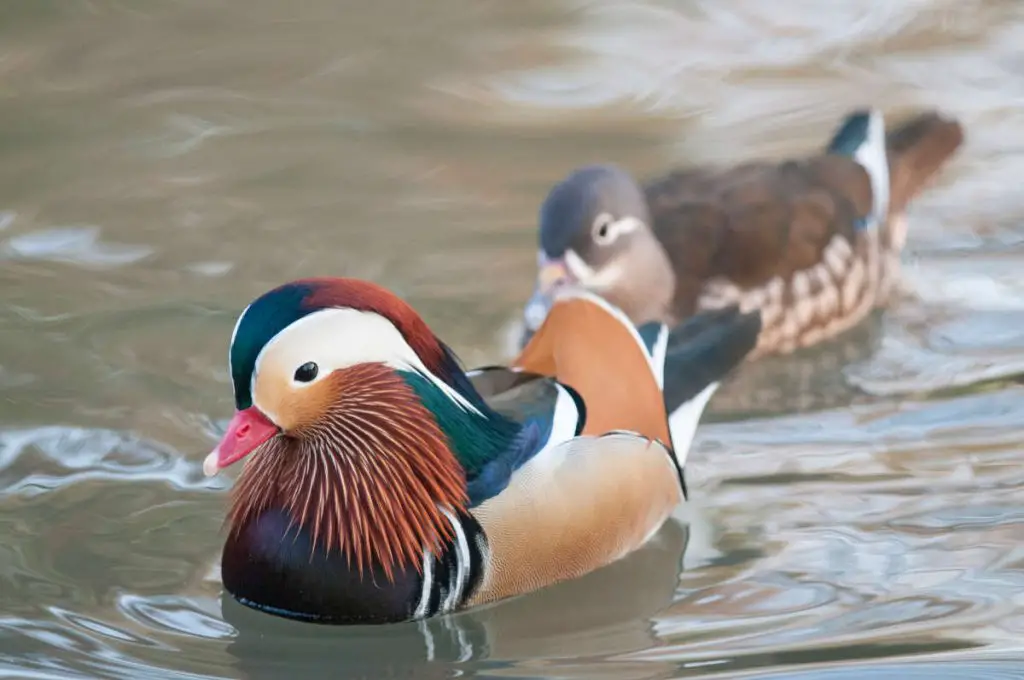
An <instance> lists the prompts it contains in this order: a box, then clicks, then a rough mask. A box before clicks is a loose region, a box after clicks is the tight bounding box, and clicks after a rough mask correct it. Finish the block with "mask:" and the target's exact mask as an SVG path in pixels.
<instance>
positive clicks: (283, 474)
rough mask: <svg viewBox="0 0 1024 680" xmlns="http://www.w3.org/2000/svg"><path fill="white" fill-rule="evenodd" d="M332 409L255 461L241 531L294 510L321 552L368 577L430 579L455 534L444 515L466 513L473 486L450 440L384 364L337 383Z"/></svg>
mask: <svg viewBox="0 0 1024 680" xmlns="http://www.w3.org/2000/svg"><path fill="white" fill-rule="evenodd" d="M328 380H329V381H330V384H329V388H330V390H331V392H332V398H331V400H330V405H329V406H328V407H327V409H326V410H325V411H324V412H323V414H322V415H321V417H319V418H318V419H317V420H316V421H314V422H313V423H312V424H310V425H307V426H304V427H302V428H299V429H297V430H295V431H293V432H291V433H290V434H289V435H287V436H284V435H282V436H278V437H275V438H273V439H271V440H270V441H268V442H266V443H265V444H264V445H263V446H261V447H260V448H259V449H257V450H256V451H254V452H253V453H252V454H251V455H250V456H249V459H248V461H247V463H246V465H245V468H244V469H243V471H242V474H241V476H240V478H239V480H238V483H237V484H236V485H235V487H234V490H233V491H232V495H231V507H230V509H229V511H228V522H229V524H230V525H231V527H232V531H234V530H236V529H237V528H239V527H242V526H244V525H245V524H246V522H247V521H248V520H250V519H252V518H254V517H255V516H256V515H258V514H259V513H260V512H262V511H264V510H266V509H268V508H271V507H280V508H284V509H285V510H286V511H287V512H288V514H289V515H290V517H291V521H292V522H293V523H294V524H297V525H299V526H302V527H303V528H304V529H306V530H307V531H309V532H310V534H311V535H312V538H313V545H314V547H320V548H322V549H324V550H326V551H327V552H331V551H333V550H341V551H342V552H343V553H344V554H345V556H346V558H347V559H348V560H349V561H350V563H354V564H355V565H356V567H357V569H358V570H359V572H360V573H363V571H364V570H365V569H367V568H369V567H370V566H371V565H372V564H376V565H379V566H380V567H381V569H382V570H383V571H384V573H385V575H386V576H387V578H388V579H389V580H393V575H394V571H395V569H396V568H405V567H408V566H410V565H412V566H413V567H415V569H416V570H417V571H419V570H421V569H422V559H421V558H422V555H423V551H424V549H426V550H429V551H431V552H433V553H434V554H435V555H438V554H439V552H440V548H441V543H442V542H443V541H445V540H449V539H451V537H452V527H451V525H450V523H449V522H448V520H447V519H446V518H445V516H444V514H443V513H442V512H441V510H440V508H444V507H447V508H451V509H453V510H454V511H455V512H460V511H464V509H465V506H466V503H467V496H466V479H465V473H464V471H463V469H462V467H461V466H460V465H459V463H458V461H457V460H456V458H455V456H454V455H453V454H452V452H451V449H450V448H449V445H448V441H447V438H446V437H445V435H444V433H443V432H442V431H441V429H440V427H438V425H437V422H436V421H435V420H434V417H433V416H432V415H431V413H430V412H429V411H428V410H427V409H426V408H425V407H424V406H423V404H422V403H421V402H420V400H419V399H418V398H417V396H416V394H415V393H414V392H413V391H412V389H411V388H410V387H409V386H408V384H407V383H406V382H405V381H404V380H403V379H402V378H401V377H400V376H399V375H398V374H396V373H395V371H394V370H392V369H391V368H389V367H387V366H385V365H383V364H359V365H356V366H353V367H351V368H347V369H344V370H342V371H338V372H336V373H335V374H334V375H332V376H331V377H330V378H329V379H328Z"/></svg>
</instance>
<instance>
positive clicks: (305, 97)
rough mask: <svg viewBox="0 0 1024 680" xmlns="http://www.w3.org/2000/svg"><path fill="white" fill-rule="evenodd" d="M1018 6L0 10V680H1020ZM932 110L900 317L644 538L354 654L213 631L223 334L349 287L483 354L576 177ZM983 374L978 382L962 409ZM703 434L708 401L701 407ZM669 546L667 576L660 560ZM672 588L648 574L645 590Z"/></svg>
mask: <svg viewBox="0 0 1024 680" xmlns="http://www.w3.org/2000/svg"><path fill="white" fill-rule="evenodd" d="M1022 15H1024V9H1022V8H1021V6H1020V4H1019V3H1017V2H1014V1H1013V0H1006V1H1005V2H1000V1H999V0H906V1H904V2H899V3H897V2H891V3H879V2H871V1H870V0H841V1H840V0H836V1H835V2H831V3H828V7H827V8H826V7H825V5H824V4H823V3H821V2H817V1H816V0H779V2H776V3H764V2H762V1H760V0H729V1H728V2H721V1H713V0H674V1H669V0H663V1H661V2H656V1H654V0H646V1H642V2H632V3H617V2H583V1H582V0H579V1H573V0H543V1H542V0H524V1H522V2H516V3H508V2H500V1H499V0H483V1H481V0H475V1H470V0H435V1H433V2H430V3H419V4H415V3H407V2H397V1H396V0H381V1H379V2H366V1H361V2H347V3H337V2H326V1H324V0H312V1H310V2H306V3H302V5H301V8H300V7H299V5H298V4H295V5H294V6H293V5H292V4H289V3H280V2H270V1H269V0H244V1H243V0H158V1H155V2H149V3H133V2H128V1H126V0H80V1H72V0H61V1H58V0H32V1H31V2H27V1H23V2H13V3H7V4H5V5H4V6H3V7H0V18H2V21H0V261H2V266H0V285H2V290H3V291H4V293H3V298H2V303H0V330H2V332H0V398H2V400H3V405H4V408H3V409H2V410H0V564H2V565H3V569H2V570H0V676H2V677H17V678H95V677H119V678H133V679H135V678H172V677H174V678H281V677H289V676H291V675H292V674H293V673H295V674H299V673H304V674H305V676H304V677H308V678H317V677H331V678H339V677H365V678H388V677H407V678H435V677H436V678H449V677H521V678H555V677H557V678H573V677H580V678H584V677H585V678H630V679H633V678H635V679H638V680H639V679H647V678H676V677H698V676H714V677H743V678H749V677H760V678H780V677H789V678H800V679H801V680H803V679H809V678H854V677H857V678H859V677H878V678H883V677H900V678H904V679H906V678H917V677H921V678H925V677H927V678H933V677H949V678H1011V677H1022V676H1024V645H1022V643H1021V640H1022V639H1024V596H1022V595H1021V593H1024V552H1022V549H1021V538H1022V536H1024V493H1022V491H1021V485H1022V482H1024V467H1022V466H1021V463H1020V460H1021V456H1020V440H1021V437H1020V431H1021V423H1022V422H1024V388H1022V387H1020V386H1018V385H1017V383H1016V382H1015V380H1013V379H1007V376H1013V375H1015V374H1016V373H1018V372H1020V370H1021V369H1022V368H1024V333H1022V331H1021V329H1022V328H1024V323H1022V322H1024V283H1022V281H1024V279H1022V278H1021V276H1020V271H1021V267H1022V266H1024V241H1022V237H1024V227H1022V217H1024V193H1022V192H1021V191H1019V190H1018V187H1017V178H1018V177H1020V176H1021V173H1022V171H1024V81H1022V80H1021V78H1020V72H1021V69H1022V68H1024V56H1022V53H1021V51H1020V48H1019V46H1020V45H1021V43H1022V41H1024V24H1022V18H1024V17H1022ZM865 102H873V103H876V104H878V105H880V106H882V107H883V108H884V110H885V111H886V113H887V114H889V115H891V116H893V117H899V116H900V115H903V114H905V113H908V112H911V111H913V110H914V109H918V108H922V107H931V106H937V107H940V108H942V109H944V110H946V111H948V112H950V113H952V114H954V115H956V116H958V117H959V118H961V120H962V121H963V122H964V123H965V125H966V126H967V130H968V142H967V144H966V146H965V148H964V149H963V152H962V153H961V154H960V155H959V156H958V157H957V159H956V161H955V162H954V163H953V164H952V165H951V166H950V168H949V171H948V172H947V173H945V174H944V175H943V177H942V178H941V180H940V181H939V183H938V184H937V185H936V186H935V187H934V189H933V190H932V191H931V192H929V193H928V194H927V195H926V196H924V197H922V199H921V200H920V201H918V202H917V203H916V204H915V205H914V207H913V210H912V216H911V217H912V224H911V233H910V237H909V245H908V253H907V255H906V257H905V261H906V264H907V273H906V277H905V278H906V288H907V292H906V295H905V298H904V299H903V300H901V302H900V303H899V304H898V305H897V306H896V307H895V308H894V309H893V310H892V311H891V313H890V314H888V315H886V316H885V317H884V319H882V320H880V321H879V322H878V326H877V331H874V332H872V333H870V334H869V335H871V337H870V338H869V339H868V340H867V341H866V344H865V345H863V346H861V348H860V350H859V353H858V354H857V355H856V357H855V360H853V361H851V362H849V363H846V364H845V366H844V365H836V366H834V367H833V368H832V369H831V370H829V371H827V372H826V373H825V374H824V377H822V378H821V379H822V380H824V381H826V382H827V384H828V385H835V384H841V385H842V386H843V390H844V391H843V393H842V397H841V398H839V399H835V398H830V397H829V394H827V393H826V392H827V390H826V389H825V388H821V387H819V385H818V384H817V383H815V382H811V383H808V384H807V385H805V386H804V388H803V389H800V390H797V391H794V393H792V394H790V395H788V396H789V397H790V398H791V399H792V400H793V402H794V404H795V405H794V407H793V408H788V407H787V409H785V411H786V412H781V413H776V414H773V415H772V416H771V417H767V416H766V417H761V418H758V419H755V420H749V419H746V420H745V419H740V418H739V417H738V415H739V411H742V410H743V408H733V406H732V404H733V403H734V402H731V401H730V399H733V400H737V399H738V400H740V401H742V399H743V398H744V397H745V396H747V395H746V394H745V393H744V392H743V390H738V389H736V388H735V386H734V387H733V390H732V393H731V396H730V393H729V391H728V390H725V391H724V392H723V395H722V396H721V398H720V399H716V400H715V401H714V402H713V404H712V414H711V416H712V417H711V420H712V421H714V422H711V423H709V425H708V426H707V427H705V428H703V429H702V430H701V431H700V433H699V435H698V443H697V445H696V447H695V449H694V451H693V452H692V454H691V461H692V465H691V466H690V469H691V471H690V480H691V489H692V490H693V496H694V500H693V503H691V504H690V505H689V506H688V507H687V508H685V509H684V510H682V511H680V513H679V517H678V518H677V520H676V521H673V522H671V523H670V524H669V525H667V526H666V527H665V529H664V530H663V531H662V532H661V533H660V534H659V535H658V536H657V539H656V541H655V542H654V543H653V544H652V545H650V546H649V547H648V548H646V549H644V550H642V551H640V552H639V553H637V554H635V555H633V556H631V557H630V558H628V559H627V560H625V561H623V562H621V563H619V564H616V565H614V566H612V567H610V568H608V569H605V570H602V571H600V572H598V573H595V574H592V575H591V576H589V577H587V578H584V579H580V580H579V581H576V582H573V583H569V584H565V585H562V586H559V587H556V588H552V589H548V590H545V591H543V592H541V593H538V594H535V595H532V596H528V597H524V598H520V599H517V600H514V601H511V602H507V603H504V604H501V605H498V606H494V607H490V608H487V609H484V610H481V611H477V612H471V613H468V614H464V615H460V616H455V617H450V618H447V619H440V620H435V621H430V622H428V623H425V624H415V625H413V624H410V625H402V626H392V627H387V628H372V629H355V630H353V629H349V630H338V629H327V628H320V627H310V626H306V625H300V624H292V623H289V622H283V621H278V620H273V619H271V618H270V617H266V616H261V615H258V614H255V613H253V612H249V611H247V610H241V609H240V608H239V607H237V606H236V605H234V604H233V603H232V602H230V600H222V597H221V588H220V582H219V574H218V570H217V560H218V556H219V549H220V545H221V540H222V534H221V533H220V530H221V521H222V518H223V510H224V501H225V490H226V489H227V488H228V486H229V485H230V477H231V475H225V476H222V477H220V478H217V479H214V480H206V479H205V478H203V477H202V474H201V471H200V464H201V460H202V457H203V455H204V454H205V453H206V451H208V450H209V448H210V447H211V446H212V444H213V443H214V442H215V441H216V438H217V436H218V435H219V433H220V431H221V428H222V427H223V423H224V419H225V418H226V417H227V416H228V415H229V414H230V412H231V399H230V386H229V382H228V376H227V372H226V366H225V363H226V361H225V360H226V356H225V355H226V349H227V342H228V338H229V336H230V332H231V327H232V325H233V322H234V318H235V315H236V314H237V313H238V311H239V310H240V309H241V308H242V307H243V306H244V305H245V304H246V303H247V302H248V301H249V300H250V299H251V298H253V297H254V296H256V295H258V294H259V293H261V292H263V291H264V290H265V289H267V288H269V287H270V286H272V285H275V284H277V283H280V282H282V281H284V280H288V279H291V278H296V277H300V276H308V275H316V274H347V275H352V276H360V277H367V278H372V279H375V280H377V281H380V282H382V283H384V284H385V285H387V286H389V287H391V288H392V289H394V290H396V291H397V292H399V293H400V294H402V295H404V296H406V297H407V298H408V299H409V300H410V301H411V302H412V303H413V304H414V305H416V306H417V308H418V309H419V310H421V312H422V313H423V315H424V316H425V317H426V319H427V320H428V322H429V323H430V324H432V325H433V327H434V328H435V330H436V331H437V333H438V334H439V335H441V336H442V337H443V338H445V339H446V340H447V341H448V342H449V343H450V344H452V345H453V346H454V347H455V348H456V349H457V351H458V352H459V354H460V355H461V356H462V357H463V358H464V360H465V361H466V362H467V363H469V364H477V363H482V362H490V361H496V360H500V359H501V358H502V357H503V356H504V352H505V351H506V339H507V327H508V323H509V322H510V321H511V320H512V319H513V317H514V315H515V313H516V311H517V310H518V309H519V306H520V305H521V303H522V301H523V300H524V299H525V298H526V296H527V295H528V294H529V291H530V286H531V279H532V276H533V267H534V249H535V237H534V219H535V215H536V210H537V205H538V204H539V202H540V200H541V199H542V197H543V195H544V193H545V191H546V189H547V188H548V186H549V185H550V184H551V183H552V182H553V181H555V180H557V179H558V178H559V177H561V176H562V175H563V174H564V173H565V172H567V171H568V170H569V169H570V168H571V167H573V166H575V165H578V164H581V163H587V162H593V161H605V160H611V161H616V162H618V163H621V164H623V165H625V166H627V167H629V168H630V169H632V170H633V171H635V172H636V173H637V174H639V175H642V176H649V175H651V174H654V173H656V172H659V171H661V170H664V169H665V168H667V167H669V166H670V165H672V164H676V163H685V162H726V161H730V160H736V159H740V158H748V157H754V156H765V155H784V154H789V153H800V152H803V151H804V150H807V149H811V148H818V147H819V146H821V145H822V144H823V143H824V140H826V139H827V138H828V136H829V134H830V132H831V129H832V127H833V126H834V125H835V124H836V122H837V120H838V119H839V118H840V117H841V116H842V115H843V114H844V113H845V112H846V111H847V110H848V109H849V108H851V107H854V106H858V105H861V104H863V103H865ZM979 381H985V382H984V383H983V384H981V385H980V386H975V387H968V386H971V385H976V384H977V383H979ZM736 403H738V402H736ZM684 548H685V551H684ZM681 567H682V569H681Z"/></svg>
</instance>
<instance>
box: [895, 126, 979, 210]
mask: <svg viewBox="0 0 1024 680" xmlns="http://www.w3.org/2000/svg"><path fill="white" fill-rule="evenodd" d="M963 141H964V131H963V127H962V126H961V124H960V123H959V122H958V121H957V120H956V119H954V118H949V117H944V116H942V115H941V114H940V113H939V112H938V111H927V112H925V113H921V114H918V115H916V116H914V117H913V118H910V119H909V120H907V121H904V122H903V123H901V124H900V125H898V126H896V127H894V128H893V129H892V130H890V131H889V134H888V135H886V140H885V144H886V148H887V149H888V155H889V175H890V177H891V180H890V187H891V189H890V194H891V197H892V198H891V210H890V213H891V214H894V215H898V214H900V213H902V212H903V211H904V210H905V209H906V207H907V205H908V204H909V203H910V202H911V201H912V200H914V198H915V197H916V196H917V195H918V194H919V193H920V192H921V191H922V190H923V189H924V188H925V187H927V186H928V184H929V183H930V182H931V181H932V180H933V179H934V177H935V175H936V174H937V172H938V171H939V170H940V169H941V168H942V166H943V165H945V163H946V161H948V160H949V159H950V157H952V156H953V154H954V153H955V152H956V150H957V149H958V148H960V146H961V145H962V144H963Z"/></svg>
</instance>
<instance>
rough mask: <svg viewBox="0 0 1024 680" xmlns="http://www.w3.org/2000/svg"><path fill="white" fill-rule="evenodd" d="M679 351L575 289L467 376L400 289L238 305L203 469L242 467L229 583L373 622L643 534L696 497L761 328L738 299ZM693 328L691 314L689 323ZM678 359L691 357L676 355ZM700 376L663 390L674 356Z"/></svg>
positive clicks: (537, 583)
mask: <svg viewBox="0 0 1024 680" xmlns="http://www.w3.org/2000/svg"><path fill="white" fill-rule="evenodd" d="M688 325H689V326H690V331H689V332H690V333H691V335H690V337H689V338H688V340H687V341H686V342H681V343H677V346H676V347H675V348H673V349H672V350H671V351H669V350H667V342H666V339H667V329H666V327H664V326H663V325H662V324H660V323H654V324H648V325H646V326H641V327H639V328H638V327H636V326H634V325H633V324H632V323H631V322H630V321H629V320H628V319H627V317H626V316H625V315H624V314H622V313H621V311H619V310H617V309H616V308H614V307H613V306H612V305H610V304H609V303H608V302H606V301H604V300H603V299H602V298H600V297H598V296H595V295H593V294H590V293H587V292H585V291H579V292H572V291H570V290H566V291H563V293H562V294H561V295H560V296H559V299H558V300H557V301H556V302H555V304H554V305H553V306H552V309H551V313H550V314H549V319H548V320H547V321H545V323H544V324H543V325H542V326H541V327H540V328H539V329H538V332H537V334H536V336H535V339H534V340H533V341H532V342H531V343H530V344H529V345H528V346H527V347H526V349H525V350H524V352H523V354H522V355H521V356H520V357H519V358H518V359H517V362H516V363H514V364H513V365H511V366H508V367H500V366H494V367H488V368H483V369H479V370H476V371H470V372H466V371H464V370H463V369H462V368H461V367H460V364H459V363H458V360H457V359H456V357H455V355H454V354H453V352H452V351H451V350H450V349H449V348H448V346H447V345H445V344H444V343H443V342H442V341H441V340H439V339H438V338H437V337H436V336H435V335H434V334H433V332H432V331H431V330H430V328H429V327H428V326H427V324H426V323H425V322H424V321H423V320H422V318H421V317H420V316H419V315H418V314H417V313H416V312H415V311H414V310H413V309H412V308H411V307H410V306H409V305H408V304H407V303H405V302H404V301H402V300H401V299H399V298H398V297H396V296H395V295H393V294H392V293H390V292H389V291H387V290H386V289H384V288H382V287H380V286H378V285H375V284H372V283H369V282H365V281H359V280H355V279H342V278H318V279H306V280H300V281H295V282H292V283H288V284H285V285H283V286H280V287H278V288H275V289H273V290H271V291H269V292H267V293H265V294H263V295H262V296H260V297H259V298H257V299H256V300H255V301H253V302H252V303H251V304H250V305H249V306H248V307H246V308H245V310H244V311H243V312H242V314H241V315H240V317H239V318H238V321H237V323H236V324H235V329H234V332H233V334H232V337H231V345H230V351H229V364H230V372H231V378H232V382H233V386H234V397H235V406H236V409H237V410H236V412H235V414H234V416H233V417H232V419H231V421H230V423H229V424H228V427H227V430H226V432H225V433H224V435H223V437H222V439H221V440H220V443H219V444H218V445H217V447H216V448H215V449H214V450H213V452H211V453H210V454H209V456H207V458H206V459H205V461H204V463H203V470H204V472H205V473H206V474H207V475H213V474H216V473H217V472H218V471H219V470H220V469H222V468H225V467H227V466H230V465H232V464H233V463H236V462H238V461H241V460H243V459H244V460H245V464H244V466H243V468H242V472H241V474H240V475H239V477H238V480H237V482H236V484H235V485H234V488H233V489H232V491H231V498H230V505H229V508H228V513H227V525H228V531H227V538H226V540H225V544H224V548H223V552H222V556H221V575H222V581H223V584H224V588H225V590H226V591H227V592H228V593H230V594H231V595H232V596H233V597H234V598H235V599H236V600H237V601H239V602H241V603H242V604H244V605H247V606H249V607H252V608H254V609H258V610H261V611H264V612H268V613H271V614H276V615H278V616H283V617H287V618H292V619H299V620H306V621H313V622H319V623H334V624H360V623H362V624H372V623H376V624H380V623H389V622H398V621H404V620H415V619H423V618H427V617H431V616H434V615H438V614H443V613H448V612H453V611H457V610H461V609H464V608H467V607H472V606H475V605H480V604H484V603H488V602H494V601H498V600H501V599H504V598H508V597H511V596H514V595H519V594H522V593H527V592H530V591H533V590H536V589H538V588H542V587H544V586H547V585H549V584H554V583H556V582H559V581H563V580H567V579H571V578H574V577H577V576H581V575H583V574H586V573H588V572H590V571H593V570H595V569H597V568H599V567H601V566H604V565H606V564H609V563H611V562H613V561H615V560H617V559H619V558H620V557H623V556H625V555H626V554H629V553H630V552H632V551H634V550H636V549H637V548H639V547H640V546H642V545H643V544H644V543H645V542H646V541H647V540H648V539H649V538H651V537H652V536H653V535H654V533H655V532H656V531H657V530H658V528H659V527H660V526H661V525H662V523H663V522H664V521H665V520H666V519H667V518H668V516H669V513H670V512H671V511H672V509H673V508H674V507H675V506H676V505H677V504H678V503H679V502H681V501H682V500H684V498H685V493H686V492H685V484H684V482H683V477H682V471H683V466H684V464H685V458H686V452H687V451H688V449H689V446H690V440H691V439H692V437H693V431H694V428H695V427H696V424H697V421H698V420H699V418H700V413H701V411H702V410H703V402H704V401H706V400H707V397H708V396H710V393H711V392H713V391H714V389H715V387H716V386H717V384H718V381H720V380H721V378H722V377H723V376H724V375H725V374H726V373H728V372H729V370H731V368H732V367H733V366H735V365H737V364H738V363H740V362H741V361H742V360H743V357H744V356H745V355H746V354H747V352H749V351H750V350H751V349H752V348H753V347H754V344H755V342H756V339H757V335H758V332H759V331H760V317H759V315H757V314H740V313H739V312H738V310H737V309H732V310H726V311H724V312H719V313H716V314H712V315H701V316H697V317H695V318H694V320H693V321H692V323H691V324H688ZM684 328H685V326H684ZM676 364H678V365H676ZM666 366H672V368H673V370H674V371H676V372H677V373H686V372H687V371H688V372H689V375H690V376H691V377H692V382H690V383H689V384H687V385H686V387H685V388H684V389H676V390H675V392H674V394H673V395H672V396H671V397H670V404H671V409H672V413H671V414H669V413H668V412H667V411H666V402H665V401H663V394H662V391H661V388H660V383H661V380H662V375H663V371H664V369H665V367H666Z"/></svg>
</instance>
